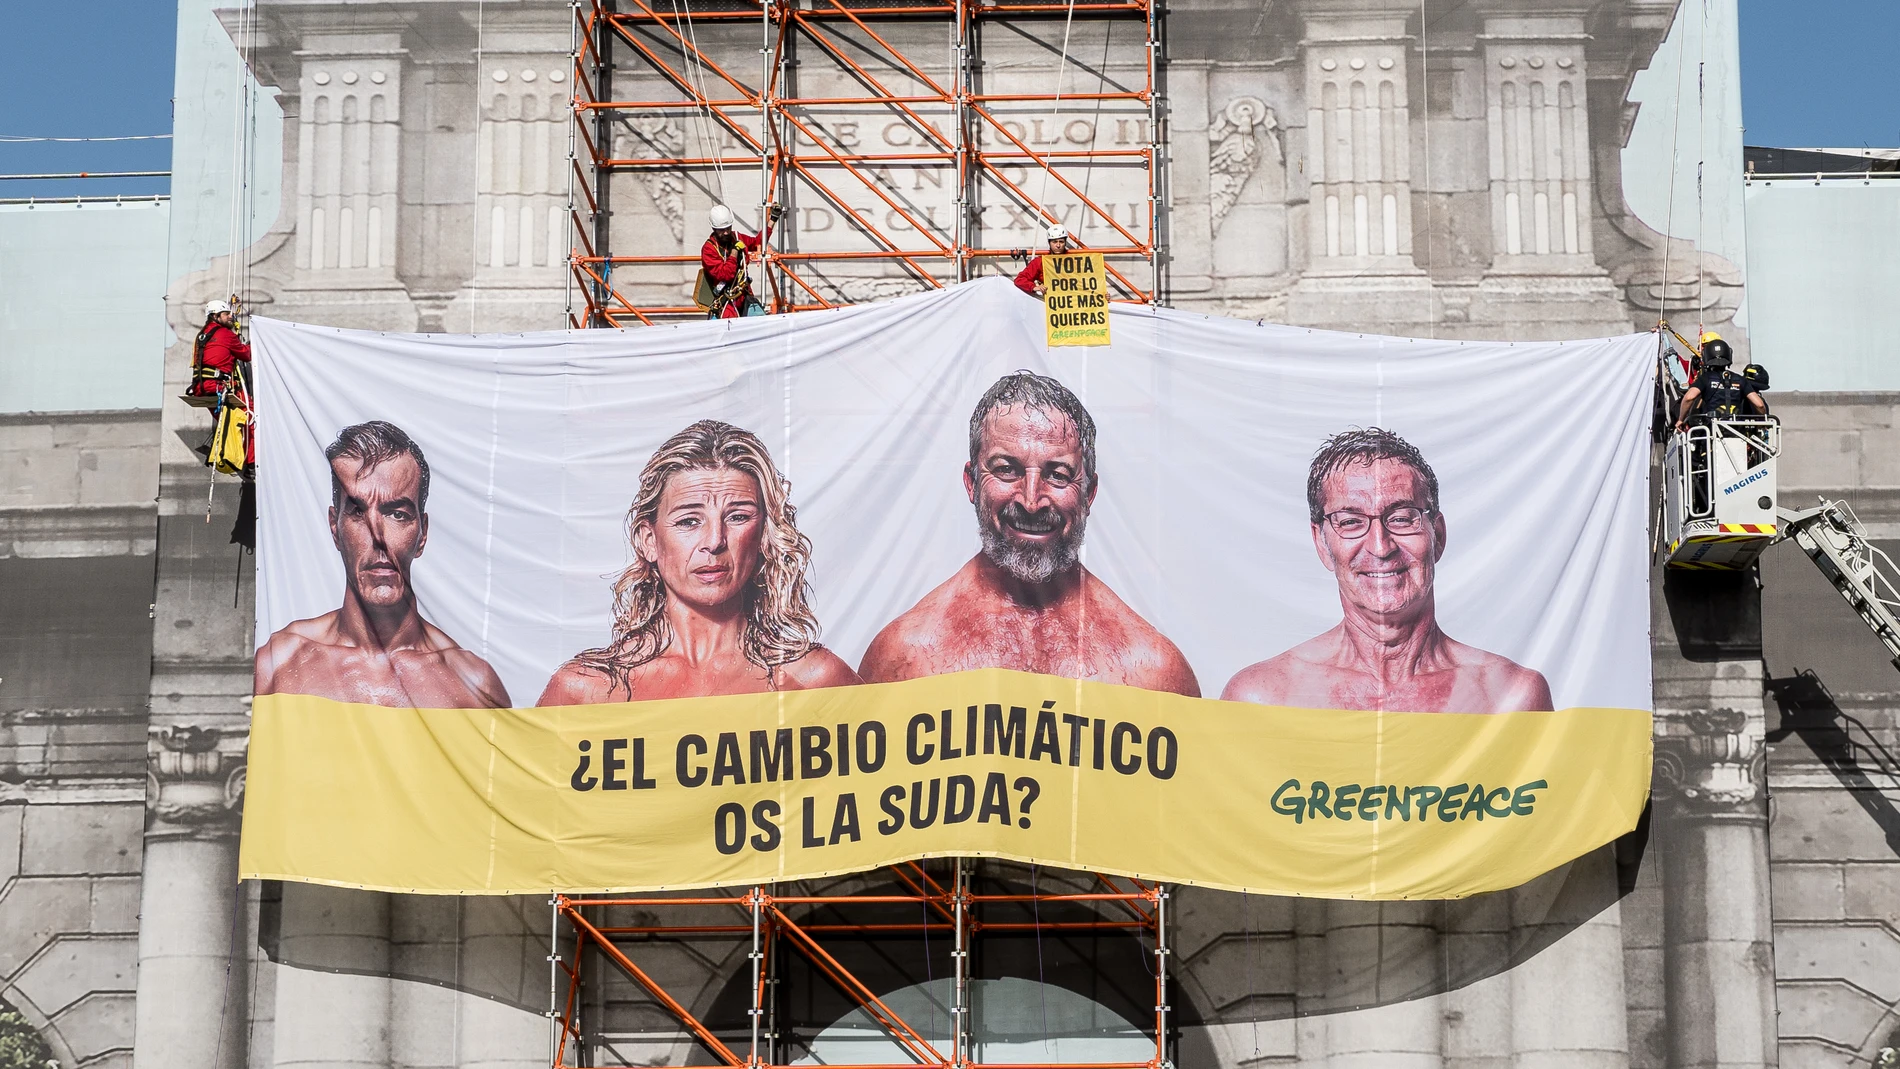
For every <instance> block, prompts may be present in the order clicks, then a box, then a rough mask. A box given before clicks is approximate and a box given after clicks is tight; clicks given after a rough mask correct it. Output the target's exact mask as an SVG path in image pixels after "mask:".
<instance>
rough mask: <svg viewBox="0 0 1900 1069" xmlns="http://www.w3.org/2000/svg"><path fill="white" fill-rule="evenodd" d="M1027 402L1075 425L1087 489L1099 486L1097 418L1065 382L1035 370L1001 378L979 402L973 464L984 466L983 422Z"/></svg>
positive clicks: (974, 417)
mask: <svg viewBox="0 0 1900 1069" xmlns="http://www.w3.org/2000/svg"><path fill="white" fill-rule="evenodd" d="M1015 405H1023V406H1026V407H1028V408H1037V409H1041V410H1042V411H1044V412H1058V413H1061V414H1062V415H1064V416H1067V417H1068V418H1069V422H1070V423H1073V424H1075V434H1076V437H1077V438H1079V439H1081V442H1082V474H1083V476H1084V478H1085V482H1084V484H1083V487H1082V489H1083V491H1084V492H1087V491H1088V490H1090V489H1093V488H1094V486H1095V420H1094V418H1093V417H1091V416H1090V415H1089V410H1088V409H1086V408H1084V407H1082V401H1081V399H1080V398H1078V397H1076V396H1075V394H1073V393H1071V392H1070V391H1069V388H1068V387H1067V386H1064V385H1062V384H1061V383H1060V382H1057V381H1056V380H1055V379H1052V378H1050V377H1048V376H1047V375H1038V374H1036V373H1035V372H1033V371H1016V372H1012V373H1010V374H1008V375H1004V376H1003V377H1002V378H1000V379H997V380H996V383H995V385H993V386H991V387H990V388H989V390H988V391H986V392H985V393H984V394H983V399H982V400H980V401H978V402H977V403H976V411H974V412H972V413H970V466H971V467H973V468H981V467H982V464H983V461H982V455H983V421H984V420H986V419H988V418H989V415H990V413H991V412H994V411H995V410H997V409H999V408H1010V407H1012V406H1015Z"/></svg>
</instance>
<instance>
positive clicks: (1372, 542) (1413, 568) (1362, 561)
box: [1221, 427, 1552, 713]
mask: <svg viewBox="0 0 1900 1069" xmlns="http://www.w3.org/2000/svg"><path fill="white" fill-rule="evenodd" d="M1306 503H1307V510H1308V513H1309V516H1308V519H1309V521H1310V523H1311V526H1312V536H1313V548H1314V549H1315V550H1317V551H1318V553H1319V559H1320V563H1321V564H1322V565H1324V566H1325V567H1326V570H1327V571H1329V572H1331V573H1332V574H1333V579H1334V581H1335V582H1337V584H1338V587H1339V606H1340V609H1341V612H1342V616H1343V618H1342V619H1341V620H1340V622H1339V624H1338V625H1337V626H1335V627H1333V628H1332V629H1331V630H1329V631H1327V632H1325V633H1324V634H1321V635H1319V636H1317V637H1314V638H1311V639H1308V640H1307V641H1305V642H1302V643H1300V644H1299V645H1298V646H1295V647H1293V648H1292V649H1290V650H1288V651H1286V652H1285V653H1282V654H1280V655H1279V656H1277V657H1272V658H1269V659H1267V660H1264V661H1261V662H1259V663H1258V664H1254V665H1251V666H1249V667H1247V668H1244V669H1242V670H1241V671H1240V673H1239V674H1237V675H1235V676H1234V678H1233V679H1232V680H1230V681H1229V682H1228V684H1227V687H1226V689H1225V690H1223V691H1222V692H1221V697H1222V698H1225V699H1227V700H1229V701H1243V702H1255V703H1258V704H1261V705H1288V706H1295V707H1299V708H1308V709H1390V710H1395V711H1409V712H1433V713H1504V712H1515V711H1519V710H1537V709H1549V708H1551V707H1552V702H1551V696H1550V684H1549V683H1548V682H1546V681H1545V679H1544V677H1543V675H1542V674H1541V673H1538V672H1536V671H1533V670H1532V669H1529V668H1526V667H1524V666H1523V665H1520V664H1518V663H1516V662H1515V661H1512V660H1511V659H1510V658H1508V657H1504V656H1501V655H1499V654H1496V653H1491V652H1488V651H1486V650H1481V649H1478V648H1477V647H1475V646H1468V645H1466V644H1465V643H1462V642H1459V641H1457V640H1456V639H1453V638H1452V637H1451V636H1449V635H1447V634H1445V632H1444V630H1443V629H1441V628H1440V627H1439V626H1438V615H1437V604H1436V600H1435V594H1434V591H1433V584H1434V580H1435V578H1436V575H1437V568H1438V562H1439V560H1440V559H1441V558H1442V557H1444V555H1445V545H1446V533H1447V529H1448V528H1447V524H1446V520H1445V514H1444V512H1443V511H1442V510H1441V509H1440V507H1439V497H1438V476H1437V475H1436V474H1435V473H1433V471H1432V467H1431V465H1430V464H1428V463H1426V462H1425V457H1424V455H1423V454H1421V453H1420V452H1419V451H1418V449H1417V448H1415V447H1414V446H1413V445H1412V444H1411V443H1410V442H1407V441H1406V440H1405V439H1403V438H1401V437H1399V436H1398V435H1396V434H1393V433H1392V432H1391V431H1387V430H1381V429H1380V428H1377V427H1373V428H1369V429H1365V430H1350V431H1345V432H1343V433H1340V434H1336V435H1333V436H1332V437H1331V438H1328V439H1327V440H1326V442H1325V444H1324V445H1323V446H1322V447H1321V448H1320V450H1319V452H1318V454H1316V455H1315V456H1314V457H1313V463H1312V466H1311V469H1310V470H1309V472H1308V475H1307V481H1306Z"/></svg>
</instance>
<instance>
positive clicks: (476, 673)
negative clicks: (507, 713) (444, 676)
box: [442, 646, 514, 709]
mask: <svg viewBox="0 0 1900 1069" xmlns="http://www.w3.org/2000/svg"><path fill="white" fill-rule="evenodd" d="M442 657H443V659H444V660H446V661H448V663H449V665H450V666H451V667H452V668H454V669H455V674H456V675H457V676H459V677H460V678H461V680H462V684H463V685H464V686H466V687H467V688H468V689H469V690H470V692H472V693H473V694H474V695H475V696H476V697H477V698H480V699H481V700H482V702H483V704H485V705H487V706H488V707H489V708H491V709H506V708H508V707H509V706H510V705H513V704H514V703H513V702H512V701H510V700H509V698H508V688H507V687H506V686H504V685H503V684H502V681H501V676H500V675H499V674H497V673H496V671H495V666H494V665H491V664H489V663H488V662H487V661H485V660H483V659H482V658H480V657H477V656H475V654H474V653H472V652H470V651H468V650H465V649H463V648H462V647H460V646H457V647H455V648H454V649H452V650H444V651H443V652H442Z"/></svg>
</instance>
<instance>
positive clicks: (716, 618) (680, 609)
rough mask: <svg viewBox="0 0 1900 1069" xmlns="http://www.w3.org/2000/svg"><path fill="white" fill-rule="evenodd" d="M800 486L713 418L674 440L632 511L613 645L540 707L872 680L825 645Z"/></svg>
mask: <svg viewBox="0 0 1900 1069" xmlns="http://www.w3.org/2000/svg"><path fill="white" fill-rule="evenodd" d="M790 498H791V484H790V482H788V481H787V480H786V479H785V477H784V476H782V475H780V474H779V472H778V468H777V467H776V466H774V465H773V463H772V458H771V456H770V454H768V453H767V452H766V449H765V445H764V443H762V442H760V441H759V439H758V437H757V436H755V435H753V434H752V433H751V432H750V431H745V430H741V429H740V428H738V427H734V426H732V425H731V424H729V423H721V422H719V421H717V420H701V421H700V422H698V423H695V424H693V425H692V426H690V427H688V428H686V429H685V430H683V431H680V432H679V433H678V434H675V435H674V436H673V437H671V438H669V439H667V441H666V443H665V444H663V445H661V446H660V448H659V449H658V450H657V451H655V452H654V454H653V457H652V459H650V460H648V461H647V464H646V468H645V469H644V470H643V471H642V472H641V473H640V488H639V491H638V494H637V495H636V497H635V498H634V502H633V507H632V508H631V509H629V510H628V512H627V537H628V541H629V542H630V543H631V544H632V550H633V563H632V564H630V565H628V567H627V569H626V570H625V571H623V572H621V573H620V575H619V577H618V578H617V579H615V581H614V584H613V590H614V625H613V637H612V638H611V639H610V640H609V641H608V642H607V644H606V645H604V646H601V647H599V648H597V649H591V650H584V651H582V652H581V653H578V654H576V655H575V656H574V657H573V658H572V659H570V660H569V661H568V662H567V663H566V664H564V665H562V666H561V669H560V670H559V671H557V672H555V673H554V677H553V678H552V679H550V680H549V681H548V685H547V689H546V690H544V691H543V692H542V694H541V700H540V702H539V703H538V704H540V705H582V704H587V703H590V702H620V701H650V700H653V699H657V698H688V697H701V696H705V695H713V694H751V693H757V692H761V691H773V690H808V689H813V688H817V687H841V686H850V685H852V684H855V683H858V682H859V679H858V676H857V673H855V672H853V671H852V670H851V669H850V667H849V666H847V665H846V664H845V663H844V661H842V660H840V659H839V658H838V656H837V655H836V654H833V653H832V652H831V651H830V650H827V649H825V648H824V647H823V646H821V645H819V644H818V621H817V619H816V618H815V617H814V616H813V615H812V611H811V605H810V602H809V597H808V590H807V583H806V579H805V573H806V571H807V569H808V568H809V567H810V565H811V542H810V541H809V540H808V539H807V538H806V537H805V536H804V535H802V534H800V533H799V532H798V525H797V510H796V509H795V508H793V506H792V503H791V499H790Z"/></svg>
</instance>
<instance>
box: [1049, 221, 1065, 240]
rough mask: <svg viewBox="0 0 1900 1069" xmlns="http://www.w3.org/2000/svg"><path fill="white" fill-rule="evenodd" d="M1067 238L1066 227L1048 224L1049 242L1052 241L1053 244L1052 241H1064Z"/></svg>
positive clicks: (1059, 224) (1058, 224)
mask: <svg viewBox="0 0 1900 1069" xmlns="http://www.w3.org/2000/svg"><path fill="white" fill-rule="evenodd" d="M1068 236H1069V228H1068V227H1066V226H1063V225H1062V224H1061V223H1050V224H1049V240H1050V241H1052V242H1053V241H1063V240H1065V239H1067V238H1068Z"/></svg>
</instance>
